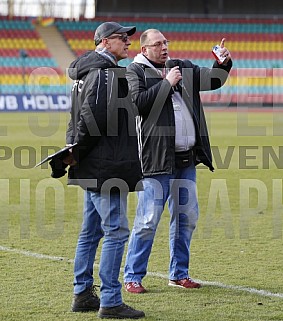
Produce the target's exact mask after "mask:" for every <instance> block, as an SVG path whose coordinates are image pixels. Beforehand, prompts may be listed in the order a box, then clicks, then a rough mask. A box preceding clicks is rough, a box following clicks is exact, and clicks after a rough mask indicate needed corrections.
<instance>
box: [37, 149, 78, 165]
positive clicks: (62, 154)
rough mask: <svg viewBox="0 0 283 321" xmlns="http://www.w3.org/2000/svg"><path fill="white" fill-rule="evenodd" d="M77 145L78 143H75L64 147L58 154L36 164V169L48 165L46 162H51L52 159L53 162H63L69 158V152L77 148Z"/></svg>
mask: <svg viewBox="0 0 283 321" xmlns="http://www.w3.org/2000/svg"><path fill="white" fill-rule="evenodd" d="M76 145H77V143H74V144H72V145H69V146H65V147H63V148H62V149H60V150H58V152H56V153H54V154H51V155H49V156H47V157H46V158H44V159H43V160H42V161H40V162H39V163H38V164H36V165H35V166H34V168H35V167H38V166H40V165H42V164H44V163H46V162H48V161H50V160H52V159H53V160H55V159H61V160H63V159H64V158H65V157H66V156H68V154H69V150H70V149H71V148H73V147H74V146H76Z"/></svg>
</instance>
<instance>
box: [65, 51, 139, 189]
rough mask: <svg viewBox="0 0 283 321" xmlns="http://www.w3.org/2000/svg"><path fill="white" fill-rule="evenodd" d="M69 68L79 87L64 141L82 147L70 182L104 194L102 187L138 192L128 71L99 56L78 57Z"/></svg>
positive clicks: (74, 91) (75, 151)
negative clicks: (116, 186)
mask: <svg viewBox="0 0 283 321" xmlns="http://www.w3.org/2000/svg"><path fill="white" fill-rule="evenodd" d="M70 68H71V69H69V76H70V77H71V78H72V79H73V80H75V82H74V85H73V88H72V108H71V120H70V122H69V127H68V130H67V134H66V141H67V144H72V143H75V142H77V143H78V144H77V146H75V147H74V148H73V155H74V158H75V160H76V161H77V165H75V166H71V167H70V168H69V173H68V176H69V181H68V183H69V184H74V185H80V186H81V187H82V188H84V189H86V188H88V189H90V190H92V191H101V187H102V185H103V184H104V183H105V184H104V185H103V186H107V188H109V186H110V185H111V184H114V185H115V184H116V183H117V184H118V185H119V188H120V189H124V187H125V189H126V190H127V188H128V189H129V191H133V190H135V187H136V184H137V183H138V181H139V180H140V179H141V169H140V163H139V159H138V146H137V137H136V131H135V114H134V109H133V107H132V103H131V99H130V95H128V83H127V80H126V78H125V71H126V70H125V68H122V67H119V66H117V65H115V64H114V63H112V62H111V60H109V59H108V58H107V57H104V56H102V55H100V54H98V53H97V52H95V51H90V52H87V53H86V54H84V55H82V56H81V57H79V58H77V59H76V60H75V61H74V62H72V64H71V65H70ZM108 183H109V184H110V185H107V184H108ZM105 188H106V187H105Z"/></svg>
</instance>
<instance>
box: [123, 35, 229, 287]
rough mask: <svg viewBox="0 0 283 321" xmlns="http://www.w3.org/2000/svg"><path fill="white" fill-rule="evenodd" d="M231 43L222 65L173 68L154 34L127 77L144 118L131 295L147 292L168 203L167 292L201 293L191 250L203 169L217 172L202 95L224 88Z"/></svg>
mask: <svg viewBox="0 0 283 321" xmlns="http://www.w3.org/2000/svg"><path fill="white" fill-rule="evenodd" d="M224 42H225V39H222V41H221V44H220V47H221V55H222V57H224V58H225V59H224V61H223V63H221V64H220V63H218V62H217V61H215V63H214V64H213V67H212V68H206V67H199V66H197V65H194V64H193V63H192V62H191V61H190V60H180V59H173V60H169V56H168V45H169V41H168V40H167V39H166V38H165V37H164V35H163V34H162V33H161V32H160V31H159V30H156V29H149V30H146V31H145V32H144V33H142V35H141V37H140V44H141V53H140V54H138V55H137V56H136V57H135V59H134V62H133V63H132V64H130V65H129V67H128V69H127V79H128V83H129V87H130V90H131V93H132V100H133V102H134V103H135V105H136V106H137V108H138V111H139V116H138V120H137V130H138V142H139V154H140V161H141V167H142V172H143V176H144V179H143V188H144V190H143V191H141V192H138V206H137V212H136V217H135V221H134V227H133V230H132V233H131V237H130V241H129V245H128V253H127V257H126V263H125V273H124V282H125V289H126V291H128V292H131V293H144V292H146V289H145V288H144V287H143V285H142V279H143V278H144V276H145V275H146V271H147V264H148V260H149V256H150V252H151V248H152V245H153V240H154V236H155V233H156V229H157V226H158V223H159V221H160V218H161V214H162V212H163V210H164V206H165V203H166V202H167V200H168V205H169V212H170V231H169V234H170V235H169V238H170V240H169V245H170V263H169V283H168V285H170V286H176V287H180V288H185V289H190V288H199V287H200V286H201V285H200V283H198V282H196V281H193V280H192V279H191V278H190V275H189V258H190V243H191V239H192V235H193V231H194V229H195V227H196V223H197V219H198V200H197V193H196V165H197V164H199V163H203V164H204V165H206V166H207V167H208V168H209V169H210V170H211V171H213V170H214V168H213V165H212V156H211V149H210V143H209V137H208V131H207V127H206V121H205V115H204V111H203V107H202V104H201V100H200V95H199V92H200V91H202V90H213V89H216V88H219V87H221V86H222V85H223V84H224V83H225V81H226V79H227V77H228V73H229V71H230V69H231V67H232V61H231V56H230V53H229V51H228V50H227V49H226V48H225V47H224ZM165 66H167V67H170V68H165ZM161 255H162V254H161Z"/></svg>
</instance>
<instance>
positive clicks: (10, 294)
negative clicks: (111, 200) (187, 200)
mask: <svg viewBox="0 0 283 321" xmlns="http://www.w3.org/2000/svg"><path fill="white" fill-rule="evenodd" d="M206 115H207V122H208V127H209V132H210V140H211V145H212V150H213V156H214V165H215V172H214V173H211V172H209V170H208V169H206V168H203V167H201V166H199V167H198V171H197V187H198V195H199V206H200V217H199V222H198V227H197V230H196V232H195V235H194V238H193V241H192V245H191V262H190V274H191V277H192V278H195V279H197V280H200V281H202V282H203V287H202V288H200V289H195V290H183V289H177V288H176V289H175V288H172V287H168V286H167V271H168V262H169V252H168V222H169V215H168V212H167V210H166V211H165V212H164V214H163V217H162V220H161V222H160V226H159V228H158V232H157V235H156V239H155V242H154V247H153V250H152V254H151V257H150V262H149V266H148V272H149V273H148V275H147V276H146V277H145V279H144V282H143V283H144V285H145V287H146V288H147V289H148V290H149V291H148V293H146V294H143V295H132V294H129V293H126V292H125V291H124V290H122V291H123V298H124V301H125V303H127V304H129V305H132V306H133V307H135V308H138V309H142V310H144V311H145V313H146V318H145V320H152V321H155V320H160V321H161V320H162V321H164V320H178V321H183V320H184V321H185V320H194V321H271V320H281V321H282V320H283V312H282V303H283V277H282V273H283V266H282V263H283V251H282V247H283V243H282V235H283V233H282V229H283V205H282V204H283V200H282V198H283V197H282V196H283V193H282V190H283V187H282V167H283V150H282V135H283V126H282V123H283V113H280V112H276V111H273V112H272V111H269V112H260V111H259V110H251V109H245V110H243V109H241V108H239V109H236V110H234V111H231V112H211V111H207V112H206ZM68 118H69V115H68V113H53V114H51V113H38V114H37V113H2V115H1V118H0V140H1V141H0V161H1V177H0V195H1V196H0V213H1V219H0V221H1V223H0V271H1V286H0V298H1V305H0V319H1V320H3V321H4V320H5V321H6V320H7V321H8V320H9V321H10V320H15V321H16V320H17V321H18V320H21V321H22V320H23V321H25V320H26V321H31V320H34V321H42V320H48V321H49V320H52V321H53V320H54V321H55V320H60V321H61V320H66V321H67V320H72V321H74V320H83V321H87V320H93V319H96V318H97V316H96V313H85V314H80V313H72V312H70V304H71V299H72V280H73V264H72V261H71V260H72V259H73V257H74V252H75V247H76V242H77V237H78V233H79V230H80V224H81V215H82V213H81V212H82V203H83V199H82V196H83V193H82V191H81V190H80V189H79V188H76V187H70V186H67V185H66V176H65V177H63V178H61V179H59V180H57V179H53V178H51V177H50V169H49V168H46V166H45V167H38V168H33V166H34V165H35V164H36V163H37V162H39V161H40V160H41V159H42V158H44V157H45V156H46V154H48V153H49V154H50V153H53V152H54V148H55V149H59V148H60V147H62V146H64V144H65V141H64V139H65V129H66V125H67V122H68ZM135 206H136V197H135V194H131V195H130V197H129V208H128V216H129V224H130V226H132V222H133V219H134V215H135ZM98 254H99V253H98ZM60 258H61V259H60ZM98 264H99V255H98V256H97V261H96V265H95V284H99V279H98V275H97V266H98ZM122 276H123V275H122V272H121V281H122Z"/></svg>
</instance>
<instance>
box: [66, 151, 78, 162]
mask: <svg viewBox="0 0 283 321" xmlns="http://www.w3.org/2000/svg"><path fill="white" fill-rule="evenodd" d="M63 163H64V164H67V165H69V166H75V165H76V164H77V162H76V160H75V159H74V156H73V154H72V150H70V152H69V155H68V156H66V157H65V158H64V159H63Z"/></svg>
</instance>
